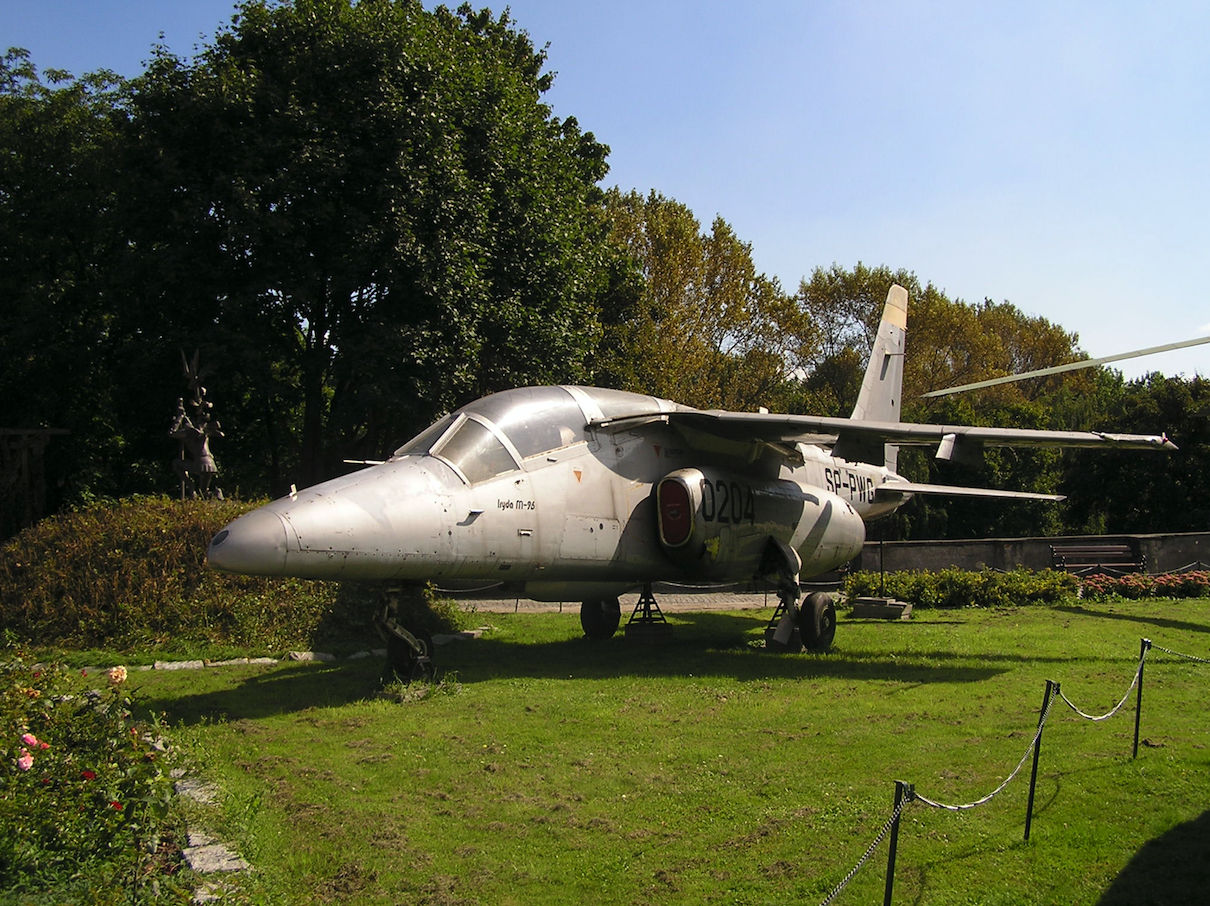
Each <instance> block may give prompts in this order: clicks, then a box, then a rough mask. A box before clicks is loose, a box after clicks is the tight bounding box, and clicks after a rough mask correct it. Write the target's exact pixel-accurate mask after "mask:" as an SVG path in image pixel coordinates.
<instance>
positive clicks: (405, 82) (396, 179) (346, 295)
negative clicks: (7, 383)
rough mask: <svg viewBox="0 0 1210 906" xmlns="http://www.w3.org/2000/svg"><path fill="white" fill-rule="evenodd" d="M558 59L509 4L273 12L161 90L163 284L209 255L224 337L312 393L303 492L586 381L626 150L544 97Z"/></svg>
mask: <svg viewBox="0 0 1210 906" xmlns="http://www.w3.org/2000/svg"><path fill="white" fill-rule="evenodd" d="M544 63H545V53H544V52H543V51H539V50H535V49H534V47H533V45H532V43H531V42H530V40H529V38H528V36H527V35H526V34H525V33H524V32H519V31H517V30H515V29H514V28H513V26H512V23H511V21H510V19H509V18H508V15H507V13H506V14H504V15H502V16H500V17H499V18H498V19H497V18H493V17H492V16H491V14H490V13H488V12H487V11H484V12H482V13H475V12H473V11H472V10H471V9H470V7H468V6H464V7H462V8H461V9H460V10H459V11H458V12H457V13H451V12H449V11H448V10H446V9H444V8H438V9H437V10H436V12H434V13H428V12H425V11H424V10H423V8H422V7H421V6H420V4H419V3H415V2H392V0H364V2H360V3H356V4H353V3H352V2H350V0H297V2H295V3H293V4H281V5H270V4H267V3H264V2H259V0H258V2H248V3H245V4H244V5H242V6H241V7H240V13H239V16H238V17H237V19H236V21H235V23H234V25H233V27H232V28H231V30H230V31H228V32H225V33H223V34H220V35H219V37H218V38H217V40H216V41H215V42H214V44H213V45H212V46H210V47H209V48H207V49H206V50H205V52H204V53H202V54H201V56H200V57H198V58H197V59H196V60H195V61H193V62H192V63H186V62H184V61H182V60H181V59H179V58H177V57H175V56H172V55H170V54H168V53H167V52H164V51H161V52H159V53H158V54H157V55H156V58H155V59H154V60H153V62H152V65H151V67H150V69H149V70H148V72H147V73H146V75H145V76H144V77H143V78H142V79H141V80H140V81H139V83H138V86H137V91H136V93H135V97H134V111H135V117H134V120H135V126H136V128H137V129H138V136H137V154H138V155H139V156H140V157H141V159H142V161H143V162H144V167H145V170H146V172H147V173H148V175H149V177H150V180H149V181H150V184H151V185H152V186H153V187H154V190H155V191H156V192H158V193H159V197H158V198H157V199H155V201H156V202H158V203H145V204H144V205H143V207H144V210H145V211H147V212H149V213H153V214H157V215H159V216H152V217H150V218H149V219H148V221H147V222H146V223H145V224H144V225H143V226H144V229H143V231H142V232H141V233H140V245H141V247H142V250H143V251H144V253H145V254H146V256H147V257H148V258H152V259H155V258H160V259H161V262H160V266H158V267H155V268H152V270H153V272H155V273H158V274H160V275H162V276H163V282H162V283H161V285H160V286H157V287H155V289H156V290H158V291H159V292H160V293H164V292H167V291H172V292H177V293H181V292H188V291H189V287H188V285H187V284H188V283H189V282H190V281H191V280H195V279H196V277H195V274H196V267H197V265H198V264H199V263H204V265H205V267H206V269H207V272H208V274H209V277H210V278H209V279H207V280H206V281H204V283H205V285H204V286H201V287H197V291H196V292H194V293H192V294H191V295H192V296H193V298H192V299H191V300H190V303H189V304H190V305H191V306H192V307H193V308H194V309H195V310H196V311H197V312H198V313H199V314H200V313H203V312H204V313H206V314H207V315H208V317H206V318H205V319H204V320H206V321H209V322H211V324H212V325H213V327H212V328H211V327H210V326H209V325H207V329H210V330H211V334H212V339H213V341H214V342H215V343H216V344H222V345H224V346H225V345H230V346H233V347H235V348H234V350H233V354H234V356H235V357H236V358H237V359H238V360H240V361H243V360H246V359H247V357H248V356H247V353H248V350H247V349H246V348H241V347H245V346H246V343H247V342H252V343H253V344H255V345H256V346H258V347H263V348H268V349H271V350H272V352H273V358H274V360H276V361H277V362H278V363H279V366H278V367H280V368H282V369H284V370H285V371H286V372H288V373H289V374H290V376H291V380H292V381H297V384H298V385H299V390H300V392H299V397H300V398H299V399H297V400H295V401H294V403H295V405H296V406H298V408H299V409H300V414H301V435H300V438H299V443H300V446H301V449H302V450H303V452H304V456H306V457H307V460H306V461H305V462H304V464H303V468H302V470H301V473H302V478H303V479H304V480H315V479H318V478H320V477H323V476H324V475H325V474H327V473H330V472H331V471H332V468H333V466H334V460H338V459H339V458H340V457H341V456H345V455H351V454H354V453H361V454H362V455H374V454H381V453H383V452H384V451H387V450H389V449H390V445H391V444H395V443H398V442H399V441H400V440H401V439H402V438H401V436H400V432H401V431H403V432H406V431H408V430H409V429H416V428H418V427H422V426H423V425H424V424H427V422H428V421H429V420H431V418H432V416H433V415H434V414H435V412H436V411H439V410H440V409H443V408H448V407H452V406H454V405H457V404H460V403H462V402H465V401H466V400H467V399H469V398H473V397H475V396H478V395H482V394H484V393H487V392H490V391H494V390H499V389H503V388H505V387H508V386H513V385H516V384H522V383H547V382H553V381H560V380H580V379H584V378H585V377H586V376H587V371H586V367H585V361H586V357H587V355H588V352H589V350H590V349H591V348H592V345H593V341H594V340H595V339H596V337H597V334H598V327H597V323H596V317H595V309H594V303H595V298H596V295H597V293H598V292H599V285H598V283H599V277H598V275H599V274H600V273H601V272H602V262H603V260H604V256H605V250H604V245H603V238H604V237H603V230H602V228H601V224H600V219H599V217H597V216H595V215H594V214H593V211H592V207H591V204H590V202H591V201H593V200H594V199H595V196H596V194H597V191H598V190H597V189H596V188H595V184H596V182H597V181H598V180H599V179H600V178H601V177H602V176H604V174H605V172H606V166H605V156H606V153H607V149H606V148H605V147H604V146H603V145H601V144H599V143H598V142H597V141H596V140H595V139H594V137H593V136H592V135H591V133H583V132H581V130H580V129H579V126H578V124H577V123H576V121H575V120H574V119H573V118H568V119H566V120H558V119H556V118H554V117H552V116H551V112H550V109H549V107H547V106H546V105H544V104H542V103H541V101H540V97H541V94H542V93H543V92H544V91H545V90H546V89H547V88H548V87H549V86H550V84H551V78H552V77H551V75H550V74H548V73H543V71H542V70H543V66H544ZM149 201H150V200H149ZM164 237H169V240H170V241H169V242H165V241H164ZM153 304H154V305H156V306H160V305H162V303H161V302H160V301H159V300H153ZM201 320H203V319H201V318H199V323H198V324H197V327H198V328H199V329H200V328H201V327H202V326H203V325H202V324H201V323H200V321H201ZM264 377H265V376H263V375H262V380H261V381H259V382H258V385H260V386H264V385H265V384H266V383H267V382H266V381H264V380H263V378H264ZM250 392H257V390H256V388H250ZM260 403H261V409H262V410H265V411H268V412H270V413H274V414H275V415H276V413H275V410H276V409H277V408H278V407H279V405H280V404H279V401H278V400H270V399H264V398H262V400H261V401H260ZM292 414H293V413H290V412H285V413H281V415H280V416H278V417H279V418H281V420H282V421H283V422H286V423H288V422H289V418H290V417H291V416H292ZM267 417H273V416H272V415H270V416H267ZM276 430H278V431H279V432H280V431H284V430H287V425H286V424H281V425H279V426H278V427H277V429H276Z"/></svg>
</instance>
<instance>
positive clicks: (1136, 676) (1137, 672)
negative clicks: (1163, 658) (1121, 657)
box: [1059, 644, 1151, 721]
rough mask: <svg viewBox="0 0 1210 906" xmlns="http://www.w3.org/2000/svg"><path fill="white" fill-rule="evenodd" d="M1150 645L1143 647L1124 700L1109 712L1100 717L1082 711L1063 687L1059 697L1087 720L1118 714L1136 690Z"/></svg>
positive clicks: (1096, 719)
mask: <svg viewBox="0 0 1210 906" xmlns="http://www.w3.org/2000/svg"><path fill="white" fill-rule="evenodd" d="M1150 647H1151V645H1150V644H1148V645H1145V646H1144V647H1143V654H1142V656H1141V657H1140V658H1139V666H1138V667H1137V668H1136V669H1135V671H1134V679H1132V680H1131V681H1130V688H1128V689H1127V690H1126V694H1125V695H1123V696H1122V700H1121V701H1120V702H1118V703H1117V705H1116V706H1115V707H1114V708H1113V710H1112V711H1109V712H1108V713H1106V714H1102V715H1100V716H1098V717H1094V716H1093V715H1091V714H1085V713H1084V712H1083V711H1081V710H1080V709H1079V708H1077V707H1076V706H1075V705H1074V704H1072V702H1071V699H1069V698H1068V697H1067V696H1066V695H1065V694H1064V692H1063V690H1062V689H1059V697H1060V698H1061V699H1063V701H1064V702H1066V703H1067V707H1069V708H1071V710H1073V711H1075V712H1076V714H1078V715H1080V717H1082V718H1084V719H1085V720H1094V721H1101V720H1108V719H1109V718H1111V717H1113V716H1114V715H1115V714H1117V713H1118V712H1119V711H1121V710H1122V708H1123V707H1124V706H1125V705H1126V702H1127V701H1129V699H1130V693H1131V692H1133V691H1134V687H1135V686H1137V685H1138V682H1139V677H1140V676H1142V675H1143V664H1144V663H1146V661H1147V650H1148V649H1149V648H1150Z"/></svg>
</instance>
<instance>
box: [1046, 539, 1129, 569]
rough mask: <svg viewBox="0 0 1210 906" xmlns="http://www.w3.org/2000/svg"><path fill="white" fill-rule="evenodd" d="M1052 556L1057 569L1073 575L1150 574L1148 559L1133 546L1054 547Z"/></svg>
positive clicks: (1090, 545) (1074, 545)
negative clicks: (1100, 573)
mask: <svg viewBox="0 0 1210 906" xmlns="http://www.w3.org/2000/svg"><path fill="white" fill-rule="evenodd" d="M1050 554H1051V558H1052V560H1053V563H1054V567H1055V569H1063V570H1066V571H1067V572H1070V573H1099V572H1111V573H1141V572H1146V570H1147V557H1146V556H1145V555H1143V554H1140V553H1138V552H1136V551H1135V550H1134V548H1133V547H1132V546H1131V545H1129V544H1121V543H1109V542H1089V543H1085V544H1052V545H1051V546H1050Z"/></svg>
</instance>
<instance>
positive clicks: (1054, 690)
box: [1025, 680, 1059, 843]
mask: <svg viewBox="0 0 1210 906" xmlns="http://www.w3.org/2000/svg"><path fill="white" fill-rule="evenodd" d="M1058 692H1059V684H1058V683H1056V682H1054V681H1053V680H1047V681H1046V695H1045V697H1044V698H1043V699H1042V713H1041V714H1039V715H1038V738H1037V739H1036V740H1035V741H1034V768H1033V772H1032V773H1031V774H1030V776H1029V804H1028V805H1027V806H1026V808H1025V842H1026V843H1028V842H1029V827H1030V825H1031V824H1033V820H1034V790H1035V788H1036V787H1037V785H1038V755H1039V753H1041V751H1042V721H1044V720H1046V709H1047V707H1048V706H1049V705H1050V696H1051V695H1052V694H1055V695H1057V694H1058Z"/></svg>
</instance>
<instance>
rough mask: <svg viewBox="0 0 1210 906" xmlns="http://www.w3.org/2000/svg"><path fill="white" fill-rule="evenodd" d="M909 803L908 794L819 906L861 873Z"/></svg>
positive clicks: (910, 796) (910, 799) (823, 905)
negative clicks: (863, 853) (851, 867)
mask: <svg viewBox="0 0 1210 906" xmlns="http://www.w3.org/2000/svg"><path fill="white" fill-rule="evenodd" d="M911 801H912V795H911V794H910V793H909V794H908V795H906V796H904V797H903V799H902V800H901V801H900V803H899V805H897V806H896V807H895V811H894V813H893V814H892V815H891V817H890V818H889V819H888V820H887V823H886V824H884V825H883V826H882V830H880V831H879V832H878V836H877V837H875V838H874V842H873V843H871V844H870V845H869V847H868V848H867V849H866V851H865V855H863V856H862V857H861V858H860V859H858V860H857V864H856V865H854V866H853V869H852V870H851V871H850V872H849V873H848V874H847V875H845V876H844V879H843V880H842V881H841V882H840V883H839V884H837V885H836V886H835V887H834V888H832V892H831V893H830V894H828V895H827V897H825V898H824V901H823V902H822V903H820V904H819V906H828V904H829V903H831V902H832V901H833V900H834V899H836V897H837V896H839V895H840V892H841V891H842V890H844V889H845V887H847V886H848V883H849V882H850V881H852V880H853V878H854V877H856V875H857V872H859V871H861V866H863V865H865V863H866V862H867V861H869V858H870V856H872V855H874V851H875V850H876V849H878V847H879V845H880V844H881V843H882V841H883V840H885V839H886V835H887V834H889V833H890V832H891V828H892V827H894V826H895V822H897V821H898V820H899V818H900V816H901V815H902V814H903V810H904V809H905V808H907V804H908V803H909V802H911Z"/></svg>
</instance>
